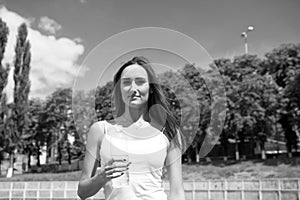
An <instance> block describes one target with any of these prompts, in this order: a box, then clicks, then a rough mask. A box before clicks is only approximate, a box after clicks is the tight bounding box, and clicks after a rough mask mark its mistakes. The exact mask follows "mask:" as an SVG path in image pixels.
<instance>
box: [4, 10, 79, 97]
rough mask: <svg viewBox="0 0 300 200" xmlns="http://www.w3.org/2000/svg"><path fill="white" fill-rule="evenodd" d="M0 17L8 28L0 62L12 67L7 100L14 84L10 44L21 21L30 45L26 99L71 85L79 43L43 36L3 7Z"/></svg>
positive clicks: (76, 66)
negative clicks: (28, 89)
mask: <svg viewBox="0 0 300 200" xmlns="http://www.w3.org/2000/svg"><path fill="white" fill-rule="evenodd" d="M0 17H1V18H2V20H3V21H5V22H6V23H7V26H8V27H9V36H8V43H7V46H6V51H5V55H4V60H3V63H9V64H10V65H11V66H12V67H11V70H10V74H9V81H8V85H7V87H6V93H7V95H8V98H9V102H10V101H12V94H13V87H14V83H13V70H14V69H13V59H14V55H15V53H14V46H15V40H16V35H17V30H18V27H19V26H20V25H21V24H22V23H26V24H27V25H28V39H29V42H30V44H31V55H32V56H31V70H30V76H29V77H30V80H31V88H30V90H31V91H30V94H29V96H30V98H31V97H41V98H43V97H45V96H47V95H49V94H51V93H52V92H53V91H54V90H55V89H56V88H57V87H68V86H71V85H72V83H73V80H74V77H75V76H76V75H77V72H78V69H79V66H78V65H77V64H76V63H77V62H78V58H79V57H80V56H81V55H82V54H83V52H84V46H83V45H82V44H80V43H78V42H76V41H74V40H72V39H69V38H56V37H55V36H53V35H49V36H48V35H43V34H42V33H41V32H39V31H38V30H34V29H33V28H31V27H30V22H31V20H30V19H26V18H24V17H22V16H20V15H19V14H17V13H15V12H12V11H9V10H8V9H7V8H6V7H4V6H2V7H0Z"/></svg>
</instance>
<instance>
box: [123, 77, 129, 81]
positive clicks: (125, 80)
mask: <svg viewBox="0 0 300 200" xmlns="http://www.w3.org/2000/svg"><path fill="white" fill-rule="evenodd" d="M122 80H125V81H127V80H131V78H122Z"/></svg>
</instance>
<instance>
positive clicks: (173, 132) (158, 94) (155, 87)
mask: <svg viewBox="0 0 300 200" xmlns="http://www.w3.org/2000/svg"><path fill="white" fill-rule="evenodd" d="M134 64H138V65H140V66H141V67H143V68H144V69H145V70H146V72H147V74H148V79H149V91H150V92H149V99H148V112H147V113H145V114H146V115H148V117H149V119H151V120H155V122H156V123H158V124H159V125H160V126H161V127H163V128H162V132H163V133H164V134H165V136H166V137H167V138H168V140H169V141H170V142H171V141H173V142H174V145H175V146H177V147H179V148H180V149H181V150H183V149H184V148H183V146H184V139H183V136H182V133H181V131H180V128H179V127H180V125H179V121H178V120H176V118H175V116H174V115H173V113H172V112H171V110H170V104H169V102H168V100H167V98H166V96H165V95H164V92H163V90H162V88H161V86H160V84H158V80H157V77H156V74H155V72H154V70H153V68H152V66H151V65H150V62H149V60H148V59H146V58H145V57H142V56H136V57H134V58H132V59H131V60H129V61H128V62H126V63H125V64H123V65H122V66H121V67H120V69H119V70H118V71H117V73H116V74H115V76H114V82H113V83H114V89H113V98H114V102H115V111H116V117H120V116H121V115H122V114H123V113H124V112H125V103H124V102H123V99H122V95H121V87H120V79H121V75H122V72H123V71H124V69H125V68H126V67H128V66H130V65H134ZM155 105H157V106H155ZM150 108H151V113H150V112H149V109H150ZM171 144H172V143H171Z"/></svg>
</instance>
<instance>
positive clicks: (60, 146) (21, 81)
mask: <svg viewBox="0 0 300 200" xmlns="http://www.w3.org/2000/svg"><path fill="white" fill-rule="evenodd" d="M7 34H8V28H7V26H6V24H5V23H4V22H2V21H0V37H1V38H0V41H1V43H0V62H1V67H0V70H1V73H0V90H1V91H0V95H1V96H0V98H1V110H0V111H1V115H0V143H1V146H0V147H1V148H0V151H1V154H0V155H1V156H2V155H3V153H8V154H10V157H11V167H12V166H13V155H14V153H15V152H16V150H17V151H19V152H21V153H26V154H27V155H28V163H27V164H28V167H29V168H30V166H31V163H30V157H31V155H36V156H37V165H38V166H39V165H40V161H39V156H38V155H39V154H40V149H41V147H43V146H46V147H47V151H48V155H50V156H51V157H53V153H54V151H53V149H56V152H57V155H58V156H57V160H58V161H59V163H60V164H61V161H62V157H63V154H64V152H65V154H67V158H68V161H69V163H70V162H71V156H80V154H82V153H83V152H84V143H85V140H86V133H87V131H88V129H89V127H90V125H91V124H92V123H93V122H94V121H96V120H104V119H106V120H108V119H112V118H113V104H112V96H111V95H112V90H113V86H112V82H108V83H107V84H106V85H104V86H102V87H97V88H96V89H95V90H91V91H89V92H87V93H86V92H83V91H76V92H74V91H73V92H72V90H71V89H70V88H59V89H57V90H56V91H54V92H53V93H52V94H51V95H49V96H48V97H47V98H46V99H45V100H41V99H31V100H28V94H29V91H30V80H29V71H30V44H29V42H28V40H27V27H26V25H25V24H22V25H21V26H20V27H19V31H18V36H17V43H16V47H15V54H16V55H15V59H14V83H15V87H14V101H13V103H11V104H7V102H6V101H7V100H6V95H5V93H4V92H3V91H4V89H5V86H6V84H7V78H8V73H9V70H10V66H9V65H3V64H2V59H3V55H4V52H5V46H6V42H7ZM210 67H211V70H208V71H204V70H203V69H201V68H199V67H197V66H195V65H193V64H187V65H185V66H184V67H183V68H182V69H180V70H177V71H168V72H165V73H163V74H160V75H159V81H160V83H161V84H162V86H163V89H164V92H165V95H166V96H167V97H168V99H169V102H170V105H171V107H172V111H173V112H174V113H175V115H176V116H177V117H178V119H180V120H181V124H182V127H181V128H182V131H183V132H184V135H185V137H186V141H187V144H191V145H190V147H189V149H194V151H195V152H196V154H197V158H199V157H201V156H205V155H207V153H209V151H210V150H211V148H212V147H213V146H214V144H215V143H216V142H218V141H219V142H220V143H221V144H222V146H223V149H224V155H223V156H225V157H226V156H227V154H228V152H227V151H228V143H229V142H228V141H229V139H233V140H234V141H235V142H236V155H237V158H238V157H239V151H238V150H239V148H238V142H239V143H242V144H243V143H245V142H246V141H250V142H252V143H253V144H254V143H255V142H256V141H259V142H260V144H261V147H262V149H264V143H265V141H266V139H267V138H271V139H274V140H277V141H278V140H281V141H283V140H285V141H286V144H287V149H288V151H289V152H291V151H292V149H293V148H295V149H296V148H297V141H298V136H297V132H298V131H299V127H300V124H299V123H300V111H299V110H300V91H299V84H300V44H285V45H281V46H280V47H278V48H276V49H274V50H272V51H271V52H269V53H266V54H265V58H263V59H261V58H258V57H257V56H256V55H241V56H237V57H235V58H234V59H232V60H231V59H226V58H222V59H216V60H214V61H213V63H211V65H210ZM216 72H218V73H220V74H221V76H220V74H218V73H216ZM187 85H188V86H189V87H187ZM212 88H213V90H212ZM222 93H226V96H222V95H220V94H222ZM218 94H219V95H218ZM213 96H214V97H215V96H217V97H218V98H216V99H217V100H215V99H214V98H213ZM72 106H73V107H72ZM73 111H75V112H73ZM197 111H199V112H197ZM222 119H226V120H225V121H224V120H222ZM212 121H214V122H217V123H215V126H211V123H212ZM223 125H224V126H223ZM280 127H281V129H282V131H280V130H279V128H280ZM220 133H221V135H220ZM68 135H72V136H74V137H75V142H74V143H73V144H70V142H69V140H68ZM203 146H205V147H206V148H203ZM252 146H254V145H252ZM188 152H189V151H187V154H188ZM2 157H3V156H2ZM2 157H1V159H2ZM1 159H0V160H1Z"/></svg>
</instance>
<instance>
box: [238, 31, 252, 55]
mask: <svg viewBox="0 0 300 200" xmlns="http://www.w3.org/2000/svg"><path fill="white" fill-rule="evenodd" d="M253 30H254V26H248V29H247V30H246V31H245V32H243V33H242V35H241V37H243V38H244V42H245V54H248V41H247V37H248V33H249V32H250V31H253Z"/></svg>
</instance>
